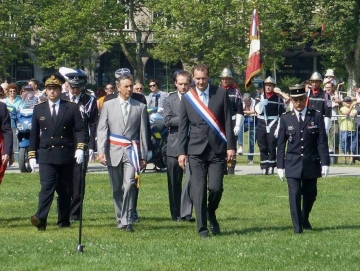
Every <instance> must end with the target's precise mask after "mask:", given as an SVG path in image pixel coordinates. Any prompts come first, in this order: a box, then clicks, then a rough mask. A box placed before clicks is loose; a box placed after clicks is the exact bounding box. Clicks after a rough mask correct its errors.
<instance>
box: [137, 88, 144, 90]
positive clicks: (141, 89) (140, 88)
mask: <svg viewBox="0 0 360 271" xmlns="http://www.w3.org/2000/svg"><path fill="white" fill-rule="evenodd" d="M135 89H140V90H142V89H143V88H135Z"/></svg>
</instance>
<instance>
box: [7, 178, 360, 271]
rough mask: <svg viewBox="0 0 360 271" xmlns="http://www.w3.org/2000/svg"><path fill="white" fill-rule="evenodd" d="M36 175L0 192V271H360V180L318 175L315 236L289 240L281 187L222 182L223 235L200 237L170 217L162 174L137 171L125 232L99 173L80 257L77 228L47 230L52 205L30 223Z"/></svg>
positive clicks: (90, 181)
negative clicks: (43, 222)
mask: <svg viewBox="0 0 360 271" xmlns="http://www.w3.org/2000/svg"><path fill="white" fill-rule="evenodd" d="M38 178H39V177H38V174H8V175H6V176H5V178H4V180H3V183H2V185H1V186H0V206H1V208H0V270H86V271H89V270H359V262H360V203H359V189H358V187H359V185H358V184H359V178H353V177H352V178H343V177H341V178H337V177H332V178H328V179H320V180H319V184H318V188H319V189H318V190H319V193H318V198H317V201H316V203H315V206H314V209H313V212H312V213H311V217H310V221H311V223H312V226H313V228H314V230H313V231H307V232H305V233H304V234H303V235H294V234H293V230H292V225H291V220H290V214H289V207H288V198H287V185H286V183H282V182H280V181H279V179H278V177H277V176H276V175H275V176H266V177H265V176H261V175H259V176H226V177H225V180H224V194H223V199H222V201H221V204H220V207H219V209H218V212H217V216H218V220H219V223H220V226H221V230H222V234H221V235H220V236H216V237H211V238H209V239H205V240H204V239H201V238H199V237H198V235H197V231H196V225H195V224H194V223H192V224H191V223H186V222H177V223H176V222H172V221H171V219H170V213H169V208H168V196H167V182H166V175H165V174H164V173H161V174H156V173H147V174H144V175H142V186H141V191H140V197H139V203H138V212H139V215H140V223H137V224H136V225H135V232H134V233H129V232H124V231H119V230H117V228H116V222H115V218H114V207H113V204H112V199H111V195H110V188H109V184H108V179H107V175H104V174H102V175H100V174H99V175H88V176H87V191H86V199H85V202H84V223H83V226H84V228H83V242H82V243H83V244H84V245H85V248H84V253H83V254H78V253H76V252H75V249H76V246H77V243H78V224H75V225H72V226H71V228H69V229H58V228H57V227H56V219H57V215H56V210H55V204H53V206H52V209H51V211H50V214H49V219H48V227H47V230H46V231H45V232H38V231H37V229H36V228H35V227H33V226H32V225H31V224H30V220H29V219H30V216H31V215H33V214H34V213H35V211H36V209H37V197H38V192H39V188H40V185H39V181H38Z"/></svg>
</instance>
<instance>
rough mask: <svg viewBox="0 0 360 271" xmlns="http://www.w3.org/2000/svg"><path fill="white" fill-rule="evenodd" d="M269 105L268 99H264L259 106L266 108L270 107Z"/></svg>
mask: <svg viewBox="0 0 360 271" xmlns="http://www.w3.org/2000/svg"><path fill="white" fill-rule="evenodd" d="M268 103H269V100H268V99H263V100H261V101H260V102H259V105H262V106H265V105H268Z"/></svg>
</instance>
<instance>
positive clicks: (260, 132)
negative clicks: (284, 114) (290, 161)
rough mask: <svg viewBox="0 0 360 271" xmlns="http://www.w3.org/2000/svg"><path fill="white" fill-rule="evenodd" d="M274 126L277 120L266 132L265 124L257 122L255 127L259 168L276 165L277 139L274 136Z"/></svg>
mask: <svg viewBox="0 0 360 271" xmlns="http://www.w3.org/2000/svg"><path fill="white" fill-rule="evenodd" d="M276 127H277V122H276V123H274V125H272V126H271V129H270V133H267V132H266V127H265V124H264V125H261V124H260V123H259V125H258V127H257V129H256V136H257V142H258V145H259V150H260V167H261V169H266V168H269V167H276V147H277V139H276V138H275V136H274V132H275V130H276Z"/></svg>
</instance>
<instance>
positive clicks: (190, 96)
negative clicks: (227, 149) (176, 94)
mask: <svg viewBox="0 0 360 271" xmlns="http://www.w3.org/2000/svg"><path fill="white" fill-rule="evenodd" d="M184 97H185V98H186V99H187V100H188V101H189V103H190V104H191V105H192V107H193V108H194V109H195V111H196V112H198V113H199V115H200V116H201V117H202V118H203V119H204V120H205V121H206V123H207V124H208V125H209V126H210V128H211V129H212V130H213V131H214V132H215V134H216V135H217V136H218V137H219V138H220V140H221V141H222V142H224V143H226V142H227V140H226V135H225V130H224V128H223V127H222V126H221V125H220V123H219V121H218V120H217V119H216V117H215V116H214V114H213V113H212V112H211V111H210V110H209V108H207V106H206V105H205V104H204V103H203V101H202V100H200V98H199V96H198V95H197V94H196V93H195V91H194V90H193V89H190V90H189V91H188V92H187V93H186V94H185V95H184Z"/></svg>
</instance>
